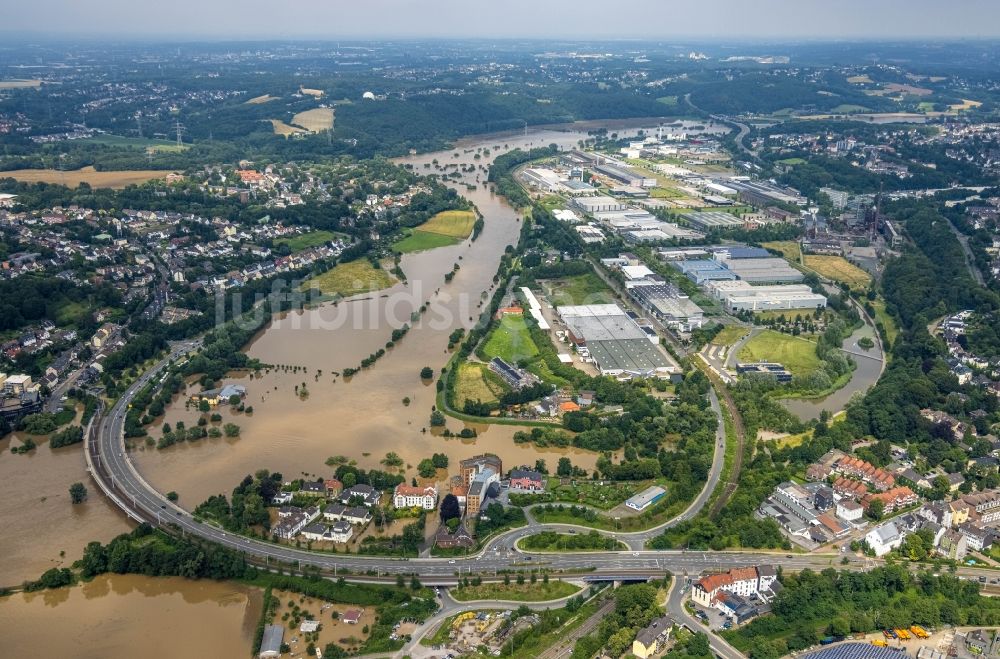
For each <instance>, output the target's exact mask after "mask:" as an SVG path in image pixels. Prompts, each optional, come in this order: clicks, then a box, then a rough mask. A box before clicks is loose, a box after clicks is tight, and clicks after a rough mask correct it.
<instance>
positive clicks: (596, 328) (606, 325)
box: [557, 304, 647, 346]
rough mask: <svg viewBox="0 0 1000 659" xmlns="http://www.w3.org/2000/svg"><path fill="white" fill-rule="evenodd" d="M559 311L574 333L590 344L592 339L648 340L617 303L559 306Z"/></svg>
mask: <svg viewBox="0 0 1000 659" xmlns="http://www.w3.org/2000/svg"><path fill="white" fill-rule="evenodd" d="M557 311H558V312H559V315H560V316H561V317H562V319H563V321H565V323H566V325H567V327H569V329H570V331H572V332H573V335H574V336H578V337H581V338H582V339H583V340H584V341H586V342H587V345H588V346H589V345H590V342H591V341H611V340H615V339H642V340H643V341H646V340H647V339H646V334H645V333H644V332H643V331H642V330H641V329H639V326H638V325H636V324H635V321H633V320H632V319H631V318H629V317H628V316H627V315H626V314H625V312H624V311H622V309H621V307H619V306H618V305H617V304H587V305H581V306H568V307H559V309H558V310H557Z"/></svg>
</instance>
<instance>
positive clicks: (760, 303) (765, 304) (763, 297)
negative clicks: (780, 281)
mask: <svg viewBox="0 0 1000 659" xmlns="http://www.w3.org/2000/svg"><path fill="white" fill-rule="evenodd" d="M705 291H706V292H708V294H709V295H711V296H713V297H715V298H716V299H718V300H720V301H721V302H722V304H723V306H725V308H726V311H729V312H737V311H779V310H788V309H815V308H817V307H820V308H823V307H826V297H825V296H823V295H820V294H819V293H814V292H813V290H812V289H811V288H809V287H808V286H806V285H805V284H789V285H785V286H753V285H751V284H750V283H749V282H746V281H710V282H707V283H706V284H705Z"/></svg>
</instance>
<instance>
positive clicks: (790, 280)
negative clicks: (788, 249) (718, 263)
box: [725, 258, 804, 284]
mask: <svg viewBox="0 0 1000 659" xmlns="http://www.w3.org/2000/svg"><path fill="white" fill-rule="evenodd" d="M725 264H726V267H727V268H728V269H729V270H731V271H732V272H733V273H734V274H735V275H736V276H737V277H738V278H739V279H742V280H743V281H746V282H749V283H751V284H796V283H798V282H800V281H802V280H803V279H804V276H803V274H802V273H801V272H799V271H798V270H796V269H795V268H793V267H792V266H790V265H789V264H788V261H786V260H785V259H779V258H766V259H728V260H726V261H725Z"/></svg>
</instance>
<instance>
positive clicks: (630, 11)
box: [0, 0, 1000, 42]
mask: <svg viewBox="0 0 1000 659" xmlns="http://www.w3.org/2000/svg"><path fill="white" fill-rule="evenodd" d="M3 1H4V2H5V3H6V6H5V7H4V12H3V13H4V16H5V21H4V25H3V27H0V33H3V34H6V35H11V36H13V37H15V38H16V37H22V38H23V39H38V38H45V37H53V38H56V37H60V38H65V37H68V38H73V37H78V38H113V39H117V40H121V41H130V40H136V39H143V38H156V39H160V40H170V41H206V40H220V41H239V40H279V41H280V40H322V39H329V40H335V39H338V38H341V39H351V40H385V39H462V38H469V39H557V40H561V41H573V40H582V39H595V40H609V41H621V40H625V41H630V40H631V41H650V40H699V39H701V40H706V41H714V40H721V39H730V40H736V41H741V42H760V41H782V40H785V41H788V40H792V41H794V40H804V41H824V40H833V41H842V40H859V41H869V40H897V41H911V40H920V39H934V40H954V39H989V38H994V37H998V36H1000V2H996V1H995V0H959V1H958V2H956V3H952V4H951V5H949V6H947V7H944V6H942V4H941V3H940V2H938V1H936V0H840V1H839V2H837V3H830V4H819V3H815V2H809V1H808V0H754V1H750V2H748V1H747V0H703V1H702V2H699V3H697V4H694V3H679V2H670V1H668V0H633V1H632V2H630V3H628V4H627V5H626V6H624V7H622V8H617V7H610V6H609V5H608V4H607V3H603V2H596V1H595V0H542V1H539V0H508V2H506V3H502V4H500V3H495V2H484V1H482V0H469V1H466V2H459V1H458V0H428V1H427V2H415V1H413V0H367V2H365V3H364V5H361V4H351V5H344V4H343V3H334V2H323V1H322V0H292V1H290V2H286V3H283V4H281V5H278V4H276V3H274V2H262V1H261V0H241V1H239V2H237V1H236V0H210V2H207V3H206V2H194V1H193V0H174V2H171V3H170V4H169V5H166V6H164V5H159V6H156V7H155V8H150V7H148V6H145V5H142V4H139V3H134V2H125V1H124V0H88V1H87V2H71V1H68V0H36V1H35V2H32V3H18V4H17V5H14V4H13V3H12V2H10V0H3Z"/></svg>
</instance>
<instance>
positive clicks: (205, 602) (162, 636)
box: [0, 574, 262, 659]
mask: <svg viewBox="0 0 1000 659" xmlns="http://www.w3.org/2000/svg"><path fill="white" fill-rule="evenodd" d="M261 605H262V595H261V592H260V591H259V590H257V589H255V588H248V587H244V586H240V585H234V584H231V583H226V582H218V581H208V580H201V581H191V580H188V579H181V578H176V577H171V578H150V577H144V576H139V575H121V574H115V575H101V576H99V577H96V578H95V579H94V580H93V581H91V582H89V583H85V584H83V585H80V586H74V587H72V588H60V589H57V590H49V591H43V592H39V593H23V594H22V593H18V594H16V595H11V596H10V597H5V598H0V620H3V621H4V622H3V646H4V649H3V655H4V656H5V657H25V658H28V657H75V658H76V659H91V658H93V659H98V658H100V659H108V658H109V657H143V659H173V658H174V657H220V658H222V657H248V656H250V650H251V648H252V645H253V635H254V631H255V629H256V626H257V621H258V619H259V618H260V612H261Z"/></svg>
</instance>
